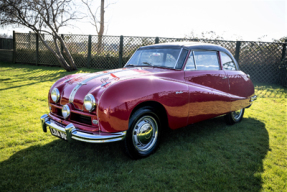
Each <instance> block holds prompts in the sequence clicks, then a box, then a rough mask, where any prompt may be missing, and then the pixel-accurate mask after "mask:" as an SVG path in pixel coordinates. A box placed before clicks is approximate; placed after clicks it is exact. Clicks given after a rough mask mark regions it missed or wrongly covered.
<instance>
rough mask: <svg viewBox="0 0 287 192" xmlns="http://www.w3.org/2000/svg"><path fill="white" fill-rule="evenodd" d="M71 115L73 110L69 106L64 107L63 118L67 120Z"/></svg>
mask: <svg viewBox="0 0 287 192" xmlns="http://www.w3.org/2000/svg"><path fill="white" fill-rule="evenodd" d="M70 114H71V109H70V107H69V105H64V106H63V108H62V116H63V118H64V119H67V118H68V117H69V116H70Z"/></svg>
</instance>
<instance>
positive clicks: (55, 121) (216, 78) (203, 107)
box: [41, 42, 256, 159]
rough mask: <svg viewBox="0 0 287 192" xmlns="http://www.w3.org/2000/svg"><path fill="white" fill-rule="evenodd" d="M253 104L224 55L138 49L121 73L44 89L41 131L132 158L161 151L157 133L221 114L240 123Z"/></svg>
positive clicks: (175, 46) (193, 48) (202, 47)
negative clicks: (111, 145) (117, 148)
mask: <svg viewBox="0 0 287 192" xmlns="http://www.w3.org/2000/svg"><path fill="white" fill-rule="evenodd" d="M255 99H256V95H254V86H253V84H252V82H251V80H250V77H249V75H246V74H245V73H243V72H242V71H240V70H239V66H238V64H237V62H236V60H235V59H234V58H233V56H232V55H231V54H230V52H229V51H228V50H226V49H225V48H223V47H220V46H217V45H212V44H203V43H194V42H193V43H192V42H184V43H168V44H156V45H150V46H144V47H141V48H139V49H138V50H137V51H136V52H135V53H134V55H133V56H132V57H131V59H130V60H129V61H128V62H127V64H126V65H125V67H124V68H122V69H114V70H109V71H101V72H97V73H90V74H88V73H85V74H74V75H68V76H66V77H64V78H62V79H60V80H58V81H57V82H56V83H55V84H54V85H53V86H52V87H51V89H50V91H49V94H48V102H49V108H50V113H49V114H45V115H43V116H42V117H41V122H42V128H43V131H44V132H47V127H48V128H49V129H50V131H51V133H52V134H53V135H55V136H57V137H60V138H62V139H64V140H78V141H83V142H89V143H106V142H114V141H121V145H122V148H123V150H124V152H125V153H126V154H127V155H129V156H130V157H131V158H134V159H138V158H142V157H146V156H148V155H150V154H151V153H152V152H154V151H155V150H156V148H157V147H158V145H159V138H160V136H161V132H163V131H164V130H165V129H166V128H170V129H177V128H180V127H184V126H187V125H189V124H192V123H195V122H198V121H202V120H205V119H210V118H213V117H217V116H220V115H225V119H226V122H227V123H228V124H234V123H237V122H240V121H241V119H242V117H243V114H244V109H245V108H248V107H250V106H251V104H252V102H253V101H254V100H255Z"/></svg>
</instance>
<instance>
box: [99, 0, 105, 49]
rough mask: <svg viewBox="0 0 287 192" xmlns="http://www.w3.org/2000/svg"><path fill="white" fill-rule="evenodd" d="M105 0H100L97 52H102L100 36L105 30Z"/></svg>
mask: <svg viewBox="0 0 287 192" xmlns="http://www.w3.org/2000/svg"><path fill="white" fill-rule="evenodd" d="M104 27H105V0H101V18H100V30H99V33H98V53H101V52H102V38H103V34H104V30H105V28H104Z"/></svg>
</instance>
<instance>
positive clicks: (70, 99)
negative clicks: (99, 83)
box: [69, 69, 126, 103]
mask: <svg viewBox="0 0 287 192" xmlns="http://www.w3.org/2000/svg"><path fill="white" fill-rule="evenodd" d="M123 70H126V69H121V70H115V71H110V72H108V73H103V72H102V73H100V74H97V75H95V76H92V77H90V78H88V79H85V80H83V81H82V82H80V83H78V85H77V86H76V87H75V88H74V89H73V91H72V92H71V94H70V97H69V102H70V103H73V101H74V98H75V95H76V93H77V91H78V90H79V89H80V87H81V86H82V85H85V84H87V82H89V81H91V80H93V79H95V78H98V77H101V76H104V75H108V74H111V73H118V72H121V71H123Z"/></svg>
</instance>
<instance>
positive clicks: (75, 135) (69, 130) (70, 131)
mask: <svg viewBox="0 0 287 192" xmlns="http://www.w3.org/2000/svg"><path fill="white" fill-rule="evenodd" d="M41 124H42V129H43V131H44V132H47V126H48V127H51V128H53V129H55V130H57V131H59V132H61V133H64V134H66V135H67V140H68V141H71V140H72V139H74V140H78V141H83V142H88V143H109V142H115V141H120V140H123V139H124V138H125V136H126V131H123V132H116V133H103V132H98V133H97V134H89V133H84V132H81V131H79V130H78V129H77V128H76V127H75V126H74V125H73V123H70V124H69V125H67V126H64V125H62V124H59V123H56V122H55V121H54V120H52V119H51V118H50V117H49V116H48V115H47V114H45V115H42V117H41Z"/></svg>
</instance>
